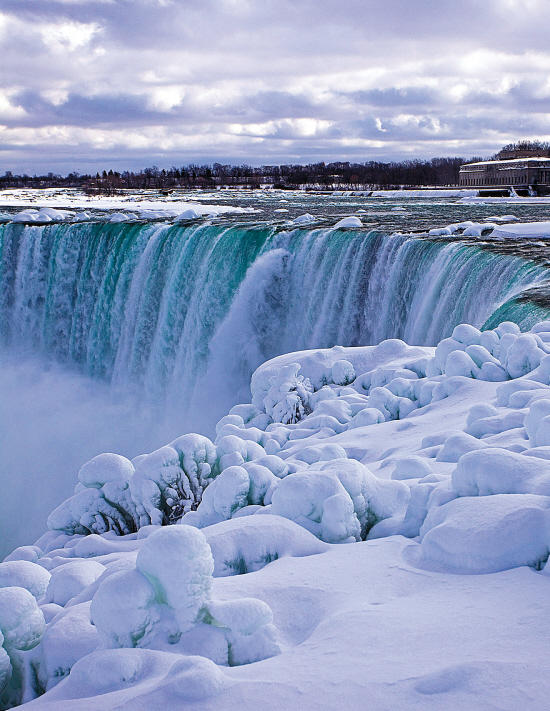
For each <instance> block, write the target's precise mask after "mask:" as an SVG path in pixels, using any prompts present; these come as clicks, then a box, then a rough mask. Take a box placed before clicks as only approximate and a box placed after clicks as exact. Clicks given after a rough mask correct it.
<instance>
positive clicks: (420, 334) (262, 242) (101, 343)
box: [0, 223, 549, 426]
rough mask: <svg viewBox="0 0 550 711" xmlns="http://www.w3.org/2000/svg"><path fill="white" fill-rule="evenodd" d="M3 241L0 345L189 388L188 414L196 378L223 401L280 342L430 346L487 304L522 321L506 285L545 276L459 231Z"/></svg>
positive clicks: (200, 230) (236, 227)
mask: <svg viewBox="0 0 550 711" xmlns="http://www.w3.org/2000/svg"><path fill="white" fill-rule="evenodd" d="M0 249H1V265H0V343H1V346H2V349H3V350H4V351H8V352H24V353H33V354H35V355H37V356H39V357H40V358H41V359H44V360H47V361H54V362H56V363H62V364H65V365H66V366H67V367H68V368H70V369H71V370H74V371H77V372H80V373H82V374H85V375H87V376H90V377H92V378H99V379H102V380H105V381H108V382H110V383H112V385H113V386H116V387H120V388H123V389H125V390H131V391H135V392H136V393H139V395H140V397H145V398H146V399H147V400H148V401H155V402H161V401H162V402H168V403H172V404H175V403H185V407H186V408H187V410H188V412H189V414H190V417H191V416H192V417H193V418H194V419H193V420H191V421H192V422H195V421H196V419H195V418H196V417H199V420H200V411H201V409H204V408H203V406H202V405H201V403H202V402H203V401H204V388H209V390H210V392H215V393H216V396H217V397H218V398H221V399H222V400H223V403H220V407H219V408H217V407H215V408H214V410H215V414H216V415H217V414H218V411H219V412H222V411H223V410H224V409H226V408H227V405H230V404H232V403H234V402H235V400H238V399H240V398H245V397H247V388H248V382H249V379H250V375H251V373H252V371H253V370H254V369H255V368H256V367H257V366H258V365H259V364H260V363H261V362H263V361H264V360H266V359H268V358H272V357H274V356H275V355H278V354H280V353H284V352H289V351H294V350H302V349H307V348H324V347H330V346H332V345H334V344H341V345H347V346H350V345H351V346H353V345H365V344H370V343H378V342H379V341H381V340H383V339H386V338H403V339H404V340H406V341H408V342H409V343H414V344H421V345H431V344H435V343H437V341H438V340H440V339H441V338H443V337H445V336H448V335H449V334H450V333H451V331H452V329H453V327H454V326H455V325H456V324H457V323H460V322H469V323H472V324H474V325H476V326H478V327H481V326H483V324H484V323H485V322H486V321H488V320H489V321H490V320H491V317H492V315H493V314H494V313H495V312H497V313H499V314H500V313H507V314H509V317H510V318H513V319H514V320H516V321H517V322H518V323H520V325H522V324H523V325H525V326H530V325H531V322H532V320H533V313H534V311H533V308H534V307H532V305H530V304H528V303H527V302H525V303H524V302H523V301H521V299H520V300H519V301H518V300H517V298H516V297H517V295H518V294H520V293H521V292H522V291H523V290H525V289H527V288H528V287H532V286H533V285H537V284H540V283H541V282H544V281H547V280H548V278H549V275H548V272H547V270H546V269H545V268H544V267H542V266H537V265H535V264H534V263H532V262H529V261H527V260H525V259H522V258H521V257H516V256H511V255H506V256H504V255H499V254H495V253H494V252H488V251H484V250H483V249H481V248H479V247H476V246H472V245H468V244H465V243H463V242H460V241H457V242H449V243H445V242H442V241H430V240H427V239H425V238H415V237H410V236H406V235H392V236H389V235H385V234H383V233H381V232H376V231H367V230H354V231H345V230H334V229H313V230H312V229H291V230H284V229H281V228H278V227H276V226H274V225H271V224H260V225H258V224H231V225H228V224H225V225H220V224H218V225H215V224H211V223H195V224H193V225H187V226H184V225H170V224H166V223H149V224H125V223H118V224H102V223H80V224H78V223H77V224H52V225H43V226H32V225H31V226H25V225H23V224H17V223H14V224H7V225H3V226H1V227H0ZM508 302H510V303H512V302H513V308H512V307H510V308H508V309H506V308H505V307H504V306H503V305H505V304H507V303H508ZM536 308H538V307H536ZM499 309H500V311H498V310H499ZM503 309H504V310H503ZM540 311H541V309H539V310H538V311H537V316H538V317H539V318H540V317H541V316H540V313H539V312H540ZM524 321H525V323H523V322H524ZM211 420H212V417H210V418H209V426H211V424H212V422H211Z"/></svg>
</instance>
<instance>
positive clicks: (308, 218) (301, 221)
mask: <svg viewBox="0 0 550 711" xmlns="http://www.w3.org/2000/svg"><path fill="white" fill-rule="evenodd" d="M316 219H317V218H315V217H313V215H310V214H309V213H308V212H306V213H305V215H299V216H298V217H295V218H294V219H293V220H292V224H293V225H309V224H310V223H312V222H315V220H316Z"/></svg>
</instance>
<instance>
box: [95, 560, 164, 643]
mask: <svg viewBox="0 0 550 711" xmlns="http://www.w3.org/2000/svg"><path fill="white" fill-rule="evenodd" d="M90 614H91V618H92V622H93V624H94V626H95V627H96V629H97V631H98V632H99V634H100V637H101V640H102V644H103V646H104V647H106V648H113V647H141V646H145V645H147V644H148V643H149V642H150V641H151V640H152V639H153V638H154V636H155V635H156V633H157V632H158V630H156V629H155V627H156V626H157V625H158V623H159V622H160V620H161V612H160V610H159V607H158V605H157V603H156V601H155V590H154V588H153V586H152V584H151V583H150V582H149V580H148V579H147V578H145V576H143V575H142V574H141V573H140V572H139V571H137V570H135V569H134V570H126V571H120V572H117V573H114V574H113V575H110V576H109V577H108V578H106V579H105V580H104V581H103V582H102V583H101V584H100V585H99V587H98V589H97V592H96V593H95V595H94V597H93V599H92V603H91V607H90Z"/></svg>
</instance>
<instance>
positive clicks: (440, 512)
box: [420, 494, 550, 574]
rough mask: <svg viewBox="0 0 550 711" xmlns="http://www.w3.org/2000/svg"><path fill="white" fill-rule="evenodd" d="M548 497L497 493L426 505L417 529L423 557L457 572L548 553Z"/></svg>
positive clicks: (535, 561)
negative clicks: (431, 506)
mask: <svg viewBox="0 0 550 711" xmlns="http://www.w3.org/2000/svg"><path fill="white" fill-rule="evenodd" d="M549 508H550V497H547V496H534V495H530V494H498V495H495V496H487V497H467V498H460V499H456V500H455V501H451V502H449V503H447V504H445V505H444V506H440V507H436V508H433V509H431V510H430V512H429V513H428V515H427V517H426V520H425V522H424V524H423V526H422V528H421V530H420V535H421V536H422V543H421V547H422V560H423V561H424V562H425V563H436V564H438V565H440V566H442V567H443V568H445V569H447V570H450V571H453V572H456V573H462V574H465V573H466V574H481V573H496V572H498V571H501V570H507V569H509V568H515V567H518V566H521V565H529V566H532V567H535V568H539V569H540V568H541V567H542V566H543V565H544V564H545V563H546V560H547V558H548V545H549V534H550V529H549V525H550V513H549V511H548V509H549Z"/></svg>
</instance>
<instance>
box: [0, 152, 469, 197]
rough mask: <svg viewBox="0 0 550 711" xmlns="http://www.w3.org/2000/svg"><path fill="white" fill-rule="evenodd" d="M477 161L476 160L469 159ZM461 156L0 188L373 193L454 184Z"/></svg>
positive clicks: (0, 185)
mask: <svg viewBox="0 0 550 711" xmlns="http://www.w3.org/2000/svg"><path fill="white" fill-rule="evenodd" d="M472 160H478V159H476V158H471V159H469V161H467V162H470V161H472ZM465 162H466V161H465V160H464V159H463V158H432V159H431V160H405V161H400V162H397V161H392V162H389V163H384V162H382V161H367V162H364V163H351V162H347V161H346V162H340V161H338V162H333V163H324V162H321V163H311V164H308V165H297V164H292V165H262V166H259V167H253V166H250V165H239V166H235V165H222V164H221V163H214V164H212V165H196V164H193V163H191V164H189V165H187V166H183V167H180V168H177V167H175V166H172V167H171V168H170V169H168V170H167V169H165V168H162V169H160V168H158V167H157V166H152V167H150V168H144V169H143V170H140V171H135V172H134V171H128V170H125V171H122V172H119V171H114V170H112V169H110V170H103V171H101V172H97V173H96V174H95V175H94V174H83V175H81V174H79V173H76V172H72V173H69V174H68V175H67V176H64V177H63V176H61V175H57V174H54V173H48V174H47V175H41V176H38V175H33V176H29V175H14V174H12V173H11V172H10V171H6V173H5V175H3V176H0V189H7V188H55V187H65V188H83V189H85V190H87V191H88V192H91V193H93V192H101V193H114V192H117V191H119V190H124V189H140V190H148V189H149V190H161V191H163V190H164V191H169V190H173V189H176V188H215V187H218V186H219V187H232V186H234V187H248V188H260V187H264V186H266V185H267V186H273V187H275V188H282V189H285V188H286V189H296V188H298V189H318V190H323V189H326V190H338V189H349V190H361V189H363V190H378V189H391V188H400V187H411V188H412V187H419V186H431V185H439V186H455V185H458V173H459V169H460V166H461V165H462V164H463V163H465Z"/></svg>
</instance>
